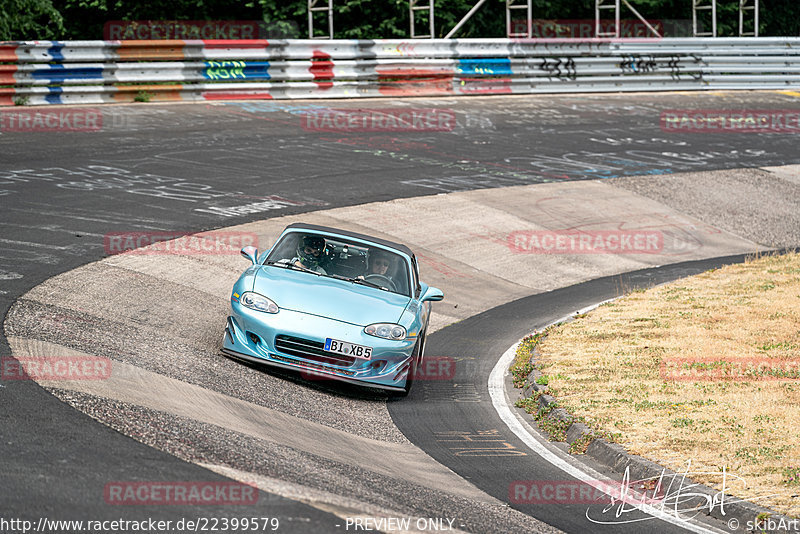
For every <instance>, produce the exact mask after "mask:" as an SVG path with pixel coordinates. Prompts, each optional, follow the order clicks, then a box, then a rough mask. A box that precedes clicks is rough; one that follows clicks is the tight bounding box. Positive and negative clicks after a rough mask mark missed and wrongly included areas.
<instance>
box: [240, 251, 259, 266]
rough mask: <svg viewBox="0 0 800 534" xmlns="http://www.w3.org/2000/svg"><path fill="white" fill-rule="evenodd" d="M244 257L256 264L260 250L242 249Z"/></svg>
mask: <svg viewBox="0 0 800 534" xmlns="http://www.w3.org/2000/svg"><path fill="white" fill-rule="evenodd" d="M242 256H244V257H245V258H247V259H248V260H250V261H251V262H253V265H255V264H256V261H257V260H256V256H258V249H257V248H256V247H244V248H243V249H242Z"/></svg>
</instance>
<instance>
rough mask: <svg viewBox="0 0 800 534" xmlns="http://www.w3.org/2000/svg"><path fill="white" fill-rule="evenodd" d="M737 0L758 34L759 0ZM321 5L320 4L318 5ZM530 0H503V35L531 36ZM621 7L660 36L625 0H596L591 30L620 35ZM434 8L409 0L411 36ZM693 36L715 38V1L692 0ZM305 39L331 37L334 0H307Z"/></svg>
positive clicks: (742, 19) (431, 27)
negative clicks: (608, 25) (705, 20)
mask: <svg viewBox="0 0 800 534" xmlns="http://www.w3.org/2000/svg"><path fill="white" fill-rule="evenodd" d="M736 1H737V2H738V3H739V37H758V8H759V5H758V3H759V0H736ZM484 3H486V0H477V2H476V3H475V5H474V6H472V9H470V10H469V12H468V13H467V14H466V15H464V18H462V19H461V20H460V21H459V22H458V24H456V25H455V26H454V27H453V29H452V30H450V31H449V32H448V33H447V35H445V38H448V39H449V38H451V37H452V36H453V35H455V34H456V33H457V32H458V30H460V29H461V27H462V26H464V24H465V23H466V22H467V21H468V20H469V19H470V18H471V17H472V15H474V14H475V12H477V11H478V10H479V9H480V8H481V6H482V5H483V4H484ZM320 4H321V5H320ZM532 4H533V0H506V2H505V6H506V36H507V37H511V38H531V37H532V36H533V6H532ZM623 6H624V7H625V8H626V9H628V10H629V11H630V12H631V13H633V15H634V16H635V17H636V18H638V19H639V20H640V21H642V23H644V25H645V26H646V27H647V29H648V31H649V32H650V33H652V35H653V37H662V35H661V34H660V33H659V32H658V30H656V29H655V28H654V27H653V25H652V24H650V23H649V22H648V21H647V20H646V19H645V18H644V17H643V16H642V15H641V14H640V13H639V12H638V11H637V10H636V8H634V7H633V6H632V5H631V3H630V2H629V1H628V0H595V7H594V22H595V24H594V33H595V37H613V38H620V36H621V35H620V11H621V10H622V8H623ZM522 10H525V15H526V16H525V21H526V24H525V26H526V30H525V31H524V32H521V31H517V27H516V26H515V25H514V23H515V22H516V21H518V20H519V19H513V18H512V13H515V12H518V11H522ZM612 10H613V19H614V28H613V30H614V31H602V27H601V20H602V19H603V18H602V17H601V14H602V13H603V12H606V11H612ZM318 12H325V13H326V14H327V19H328V35H315V34H314V14H315V13H318ZM420 12H427V13H428V24H427V25H428V33H427V34H418V33H417V24H416V15H417V13H420ZM705 12H710V17H711V30H710V31H709V30H706V29H703V27H702V26H703V25H702V21H699V20H698V19H699V18H700V17H702V14H703V13H705ZM435 18H436V17H435V7H434V0H408V19H409V33H410V36H411V39H433V38H434V37H435V36H436V32H435ZM747 20H752V30H746V29H745V26H746V25H747V23H746V21H747ZM692 35H693V36H694V37H717V0H692ZM308 38H309V39H333V0H308Z"/></svg>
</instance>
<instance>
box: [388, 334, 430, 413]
mask: <svg viewBox="0 0 800 534" xmlns="http://www.w3.org/2000/svg"><path fill="white" fill-rule="evenodd" d="M424 356H425V334H424V333H423V334H421V335H420V337H419V339H418V340H417V344H416V345H414V351H413V352H412V353H411V364H410V365H409V366H408V376H407V377H406V384H405V386H403V390H402V391H398V392H397V393H395V396H396V397H407V396H408V394H409V393H410V392H411V386H412V385H414V376H416V374H417V369H418V368H419V366H420V365H421V364H422V359H423V358H424Z"/></svg>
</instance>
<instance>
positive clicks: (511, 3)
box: [506, 0, 533, 39]
mask: <svg viewBox="0 0 800 534" xmlns="http://www.w3.org/2000/svg"><path fill="white" fill-rule="evenodd" d="M523 9H524V10H525V26H526V28H527V29H526V31H524V32H519V31H513V30H514V29H516V28H512V24H513V19H512V18H511V13H512V12H515V11H521V10H523ZM517 20H518V19H517ZM506 36H507V37H511V38H514V37H516V38H523V37H527V38H528V39H530V38H531V37H533V0H521V2H520V3H516V2H515V0H506Z"/></svg>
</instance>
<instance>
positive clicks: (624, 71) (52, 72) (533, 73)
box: [0, 38, 800, 105]
mask: <svg viewBox="0 0 800 534" xmlns="http://www.w3.org/2000/svg"><path fill="white" fill-rule="evenodd" d="M793 87H800V38H730V39H720V38H716V39H678V38H674V39H582V40H576V39H425V40H333V41H320V40H270V41H266V40H252V41H224V40H217V41H201V40H197V41H64V42H59V41H24V42H0V105H12V104H14V103H25V104H28V105H41V104H98V103H107V102H130V101H132V100H134V98H135V97H136V96H137V95H141V93H142V92H145V93H148V95H147V98H148V99H150V100H153V101H163V100H189V101H192V100H220V99H257V98H263V99H294V98H355V97H380V96H435V95H473V94H509V93H519V94H524V93H563V92H608V91H664V90H704V89H710V90H713V89H791V88H793Z"/></svg>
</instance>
